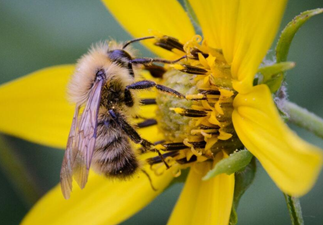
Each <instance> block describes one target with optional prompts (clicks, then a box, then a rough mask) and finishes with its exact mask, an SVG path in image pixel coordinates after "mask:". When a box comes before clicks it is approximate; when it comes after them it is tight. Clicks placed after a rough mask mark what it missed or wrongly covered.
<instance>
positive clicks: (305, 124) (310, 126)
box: [283, 101, 323, 138]
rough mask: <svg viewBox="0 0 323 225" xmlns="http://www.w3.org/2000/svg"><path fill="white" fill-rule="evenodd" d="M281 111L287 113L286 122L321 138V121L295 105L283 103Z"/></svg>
mask: <svg viewBox="0 0 323 225" xmlns="http://www.w3.org/2000/svg"><path fill="white" fill-rule="evenodd" d="M283 109H284V110H285V111H286V112H287V113H288V115H289V119H288V121H289V122H291V123H294V124H296V125H297V126H299V127H302V128H304V129H306V130H308V131H310V132H312V133H314V134H315V135H316V136H318V137H320V138H323V119H322V118H320V117H318V116H317V115H315V114H314V113H311V112H309V111H308V110H307V109H304V108H302V107H300V106H298V105H296V104H295V103H292V102H289V101H285V102H284V105H283Z"/></svg>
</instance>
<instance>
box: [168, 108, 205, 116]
mask: <svg viewBox="0 0 323 225" xmlns="http://www.w3.org/2000/svg"><path fill="white" fill-rule="evenodd" d="M170 110H173V111H175V112H176V113H177V114H180V115H182V116H187V117H205V116H207V112H205V111H200V110H195V109H183V108H170Z"/></svg>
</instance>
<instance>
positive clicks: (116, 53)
mask: <svg viewBox="0 0 323 225" xmlns="http://www.w3.org/2000/svg"><path fill="white" fill-rule="evenodd" d="M150 38H154V37H153V36H150V37H144V38H138V39H134V40H131V41H128V42H126V43H125V44H124V45H122V44H119V43H117V42H115V41H110V42H109V43H107V42H106V43H100V44H97V45H95V46H93V47H92V48H91V49H90V50H89V52H88V53H87V54H85V55H84V56H82V57H81V58H80V59H79V60H78V63H77V65H76V69H75V72H74V74H73V75H72V77H71V80H70V83H69V85H68V94H69V96H70V100H71V101H72V102H73V103H75V113H74V116H73V120H72V125H71V129H70V133H69V136H68V141H67V147H66V151H65V155H64V159H63V163H62V168H61V172H60V182H61V189H62V193H63V195H64V198H65V199H68V198H69V197H70V192H71V191H72V180H73V178H74V179H75V180H76V182H77V183H78V185H79V186H80V187H81V188H84V187H85V185H86V183H87V180H88V174H89V169H90V167H92V168H93V169H94V170H95V171H96V172H98V173H101V174H104V175H105V176H107V177H110V178H120V179H124V178H127V177H131V175H133V174H134V173H135V172H136V171H137V169H138V168H140V163H139V160H138V159H137V155H136V152H135V150H134V149H133V147H132V145H131V142H130V141H132V142H134V143H136V144H140V145H141V146H142V147H143V149H144V150H145V151H156V152H158V154H159V155H160V157H161V158H162V155H161V154H160V152H159V151H158V150H156V149H154V146H153V144H152V143H150V142H149V141H147V140H145V139H143V138H142V137H141V136H140V135H139V134H138V133H137V131H136V130H135V128H134V127H133V126H132V125H131V124H130V122H129V121H130V119H131V118H132V117H135V116H136V115H137V112H138V108H139V105H140V99H139V98H138V97H137V96H136V95H135V94H134V93H133V92H134V90H139V89H150V88H152V87H155V88H156V89H157V90H159V91H161V92H164V93H168V94H171V95H174V96H176V97H179V98H184V96H183V95H182V94H180V93H179V92H177V91H175V90H173V89H170V88H167V87H166V86H163V85H159V84H156V83H155V82H153V81H149V80H141V81H137V82H136V77H137V76H138V74H137V72H138V71H139V70H140V68H139V66H140V65H152V63H154V62H157V63H175V62H178V61H180V60H181V59H183V58H185V57H181V58H179V59H178V60H175V61H168V60H164V59H156V58H133V56H134V50H133V49H132V48H130V47H129V44H131V43H133V42H136V41H141V40H145V39H150ZM162 160H163V158H162ZM164 163H165V164H166V162H165V161H164ZM166 165H167V164H166Z"/></svg>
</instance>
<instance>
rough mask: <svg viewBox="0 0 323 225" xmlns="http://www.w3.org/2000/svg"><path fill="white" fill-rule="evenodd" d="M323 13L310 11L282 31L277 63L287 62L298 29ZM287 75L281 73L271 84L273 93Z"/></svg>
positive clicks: (277, 47) (322, 10) (316, 10)
mask: <svg viewBox="0 0 323 225" xmlns="http://www.w3.org/2000/svg"><path fill="white" fill-rule="evenodd" d="M322 12H323V9H322V8H319V9H313V10H308V11H305V12H302V13H301V14H300V15H298V16H296V17H295V18H294V19H293V20H292V21H291V22H289V23H288V24H287V26H286V27H285V29H284V30H283V31H282V33H281V35H280V38H279V41H278V43H277V45H276V60H277V63H280V62H285V61H286V60H287V56H288V52H289V47H290V45H291V43H292V40H293V38H294V36H295V34H296V32H297V31H298V29H299V28H300V27H301V26H302V25H303V24H304V23H305V22H306V21H307V20H308V19H310V18H311V17H312V16H315V15H318V14H320V13H322ZM284 76H285V73H283V72H282V73H279V74H277V75H276V76H275V81H273V82H272V83H271V87H272V88H271V91H272V92H276V91H277V90H278V89H279V87H280V86H281V83H282V82H283V80H284Z"/></svg>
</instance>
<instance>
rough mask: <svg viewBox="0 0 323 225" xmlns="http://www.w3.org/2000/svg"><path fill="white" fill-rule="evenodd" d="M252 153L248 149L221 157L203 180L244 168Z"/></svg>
mask: <svg viewBox="0 0 323 225" xmlns="http://www.w3.org/2000/svg"><path fill="white" fill-rule="evenodd" d="M252 157H253V155H252V154H251V153H250V152H249V151H248V150H241V151H238V152H234V153H233V154H231V155H230V156H229V157H228V158H225V159H222V160H221V161H220V162H218V163H217V164H216V165H215V167H214V168H213V169H212V170H210V171H209V172H208V173H207V174H206V175H205V176H204V177H203V180H208V179H211V178H213V177H215V176H216V175H218V174H221V173H226V174H232V173H235V172H237V171H240V170H242V169H243V168H245V167H246V166H247V165H248V164H249V163H250V161H251V159H252Z"/></svg>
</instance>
